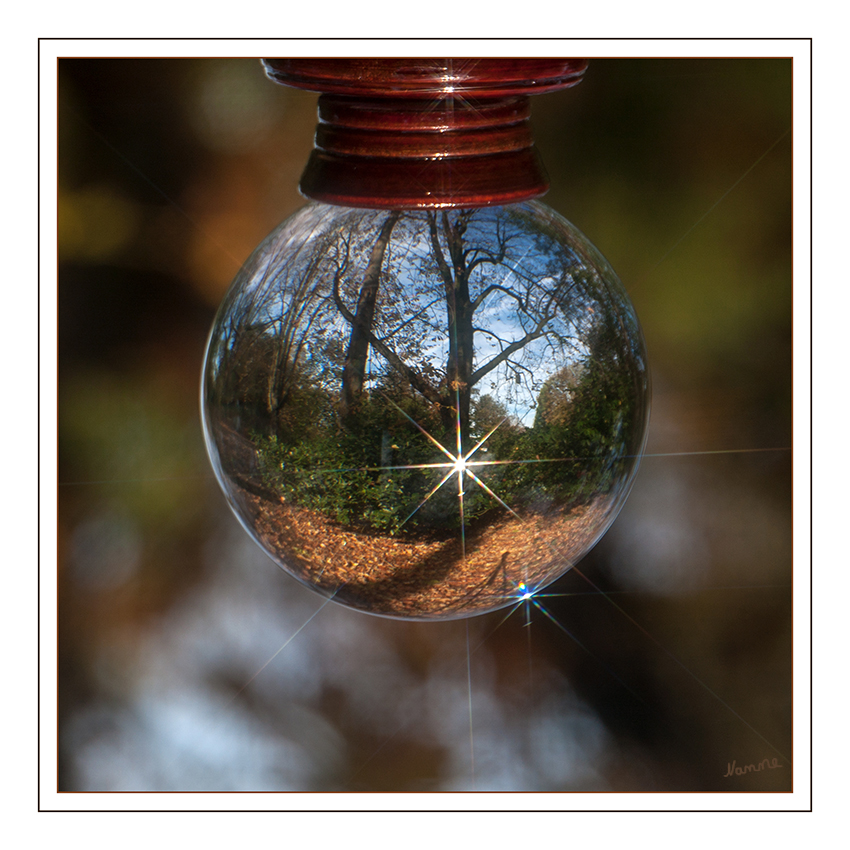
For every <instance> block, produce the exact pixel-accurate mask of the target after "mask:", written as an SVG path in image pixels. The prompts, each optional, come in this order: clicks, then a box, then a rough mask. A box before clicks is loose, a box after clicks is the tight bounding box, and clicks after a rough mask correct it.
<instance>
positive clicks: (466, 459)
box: [388, 399, 519, 557]
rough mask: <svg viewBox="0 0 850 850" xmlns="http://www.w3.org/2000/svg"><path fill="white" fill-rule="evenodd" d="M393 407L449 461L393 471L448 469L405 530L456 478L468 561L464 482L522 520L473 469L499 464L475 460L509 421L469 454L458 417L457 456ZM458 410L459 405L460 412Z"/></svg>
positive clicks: (490, 433) (406, 519) (463, 551)
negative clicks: (431, 500) (445, 486)
mask: <svg viewBox="0 0 850 850" xmlns="http://www.w3.org/2000/svg"><path fill="white" fill-rule="evenodd" d="M388 400H389V401H390V403H391V404H392V405H393V407H395V408H396V410H398V411H399V412H400V413H401V414H402V415H403V416H404V417H405V418H406V419H407V420H408V421H409V422H410V423H411V424H413V425H414V426H415V427H416V428H417V429H418V430H419V431H420V432H421V433H422V434H423V435H424V436H425V437H426V438H427V439H428V440H429V441H430V442H431V443H433V445H434V446H435V447H436V448H437V449H439V450H440V451H441V452H442V453H443V454H444V455H445V456H446V458H447V461H446V462H445V463H433V464H424V465H420V466H418V467H404V466H402V467H394V468H400V469H410V468H420V469H421V468H430V469H447V470H448V471H447V472H446V474H445V475H444V476H443V477H442V478H441V479H440V481H439V482H437V484H435V485H434V487H432V488H431V490H429V492H428V493H427V495H426V496H425V498H423V499H422V501H421V502H420V503H419V504H418V505H417V506H416V507H415V508H414V509H413V510H412V511H411V512H410V514H409V515H408V516H407V517H406V518H405V520H404V522H403V523H402V526H404V525H405V524H406V523H407V522H408V521H409V520H410V519H411V518H412V517H413V516H414V515H415V514H416V513H417V512H418V511H419V510H420V509H421V508H422V506H423V505H425V504H426V503H427V502H428V501H429V499H431V498H432V497H433V496H434V494H435V493H437V491H438V490H440V488H441V487H443V485H444V484H447V483H448V482H449V481H450V480H451V479H452V478H454V477H457V490H458V510H459V513H460V542H461V551H462V555H463V557H466V515H465V511H464V504H463V497H464V494H465V489H464V481H465V479H466V478H469V479H470V480H472V481H473V482H474V483H475V484H477V485H478V486H479V487H480V488H481V489H482V490H483V491H484V492H485V493H487V495H488V496H490V497H491V498H492V499H494V500H495V501H496V502H498V503H499V504H500V505H501V506H502V507H503V508H504V509H505V510H506V511H508V512H509V513H511V514H512V515H513V516H515V517H516V518H517V519H519V515H518V514H517V513H516V512H515V511H514V510H513V509H512V508H511V507H510V506H509V505H508V504H506V503H505V502H504V501H503V500H502V499H501V498H500V497H499V496H498V495H496V493H494V492H493V490H491V489H490V487H488V486H487V485H486V484H485V483H484V482H483V481H482V480H481V478H479V477H478V475H476V474H475V473H474V472H473V471H472V467H484V466H494V465H496V463H497V461H486V460H473V459H472V458H473V457H474V456H475V454H476V453H477V452H479V451H480V450H481V449H483V448H484V446H485V444H486V443H487V440H489V439H490V437H492V436H493V434H495V433H496V431H497V430H498V429H499V428H500V427H501V426H502V424H504V422H505V421H506V420H505V419H502V421H501V422H499V423H497V424H496V425H495V426H494V427H493V428H491V429H490V430H489V431H488V432H487V434H485V435H484V437H482V438H481V439H480V440H479V441H478V442H477V443H476V444H475V445H474V446H473V447H472V449H471V450H470V451H468V452H466V453H465V454H464V453H463V435H462V433H461V425H460V416H459V415H458V416H457V417H456V425H455V434H456V438H457V452H456V453H454V452H452V451H450V450H449V449H447V448H446V447H445V446H444V445H443V444H442V443H441V442H440V441H439V440H438V439H436V437H434V436H433V435H431V434H429V433H428V431H426V430H425V428H423V427H422V425H421V424H420V423H419V422H417V421H416V420H415V419H413V418H412V417H411V416H410V415H409V414H408V413H406V412H405V411H404V410H402V409H401V408H400V407H399V406H398V405H397V404H396V403H395V402H394V401H392V400H391V399H388ZM457 409H458V410H459V405H458V408H457Z"/></svg>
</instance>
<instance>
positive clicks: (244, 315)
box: [203, 201, 649, 619]
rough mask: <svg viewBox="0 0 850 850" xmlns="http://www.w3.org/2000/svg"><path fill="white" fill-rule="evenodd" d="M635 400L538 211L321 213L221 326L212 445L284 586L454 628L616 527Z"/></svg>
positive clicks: (207, 372) (632, 460)
mask: <svg viewBox="0 0 850 850" xmlns="http://www.w3.org/2000/svg"><path fill="white" fill-rule="evenodd" d="M648 385H649V381H648V370H647V364H646V354H645V349H644V343H643V338H642V334H641V331H640V328H639V325H638V322H637V318H636V316H635V313H634V310H633V308H632V306H631V304H630V302H629V300H628V298H627V296H626V294H625V292H624V290H623V288H622V286H621V284H620V282H619V281H618V279H617V277H616V275H615V274H614V272H613V271H612V270H611V268H610V266H609V265H608V263H607V262H606V261H605V260H604V258H602V257H601V255H600V254H599V253H598V252H597V251H596V249H595V248H594V247H593V246H592V245H591V244H590V243H589V242H588V241H587V239H586V238H585V237H584V236H583V235H582V234H581V233H580V232H579V231H578V230H576V229H575V228H574V227H573V226H572V225H571V224H570V223H569V222H567V221H566V220H565V219H563V218H562V217H560V216H559V215H557V214H556V213H555V212H553V211H552V210H551V209H549V208H548V207H546V206H545V205H543V204H542V203H540V202H536V201H531V202H527V203H522V204H514V205H510V206H503V207H483V208H475V209H450V210H439V209H435V210H429V209H423V210H413V211H392V210H364V209H351V208H346V207H338V206H329V205H325V204H321V203H310V204H308V205H307V206H306V207H304V208H303V209H302V210H300V211H299V212H297V213H296V214H295V215H293V216H292V217H291V218H290V219H288V220H287V221H285V222H284V223H283V224H282V225H281V226H280V227H279V228H278V229H277V230H275V231H274V232H273V233H272V234H271V235H270V236H269V237H268V238H267V239H266V240H265V241H264V242H263V243H262V244H261V245H260V246H259V248H257V250H256V251H255V252H254V254H253V255H252V256H251V258H250V259H249V260H248V262H247V263H246V264H245V266H244V267H243V269H242V270H241V272H240V273H239V275H238V276H237V278H236V280H235V281H234V283H233V285H232V287H231V289H230V291H229V292H228V294H227V296H226V298H225V300H224V302H223V304H222V306H221V308H220V310H219V313H218V316H217V318H216V320H215V324H214V326H213V329H212V332H211V335H210V340H209V345H208V351H207V356H206V362H205V367H204V377H203V419H204V431H205V437H206V441H207V447H208V450H209V453H210V457H211V459H212V462H213V466H214V468H215V471H216V474H217V476H218V479H219V481H220V483H221V485H222V487H223V489H224V491H225V494H226V495H227V498H228V500H229V502H230V504H231V506H232V507H233V509H234V511H235V512H236V514H237V516H238V517H239V519H240V520H241V522H242V523H243V525H244V526H245V527H246V528H247V529H248V531H249V532H250V533H251V534H252V535H253V537H254V538H255V539H256V540H257V542H258V543H259V544H260V545H261V546H262V547H263V548H264V549H265V550H266V551H267V552H268V554H269V555H270V556H271V557H272V558H273V559H274V560H275V561H276V562H277V563H279V564H280V565H281V566H282V567H283V568H284V569H286V570H287V571H288V572H289V573H290V574H292V575H293V576H295V577H296V578H298V579H299V580H300V581H302V582H304V583H305V584H307V585H308V586H310V587H312V588H314V589H316V590H318V591H319V592H321V593H323V594H325V595H326V596H333V598H334V600H335V601H337V602H340V603H343V604H345V605H348V606H350V607H353V608H357V609H360V610H363V611H368V612H370V613H374V614H381V615H384V616H391V617H403V618H417V619H439V618H450V617H463V616H469V615H472V614H478V613H483V612H485V611H489V610H493V609H495V608H499V607H503V606H506V605H509V604H512V603H514V602H516V601H517V600H518V599H521V598H523V597H524V596H525V595H526V594H528V593H532V592H535V591H536V590H538V589H540V588H542V587H544V586H545V585H547V584H549V583H550V582H552V581H554V580H555V579H556V578H558V577H559V576H560V575H562V574H563V573H564V572H566V571H567V570H568V569H569V568H570V567H571V566H572V564H574V563H575V562H576V561H577V560H578V559H579V558H581V557H582V556H583V555H584V554H585V553H586V552H587V551H588V550H589V549H590V548H591V547H592V546H593V545H594V544H595V543H596V542H597V540H598V539H599V538H600V537H601V535H602V534H603V533H604V532H605V530H606V529H607V528H608V526H609V525H610V524H611V522H613V520H614V518H615V516H616V514H617V513H618V511H619V509H620V507H621V506H622V504H623V501H624V500H625V498H626V496H627V494H628V490H629V488H630V486H631V483H632V480H633V478H634V474H635V472H636V469H637V462H638V459H639V456H640V453H641V451H642V450H643V445H644V441H645V432H646V423H647V418H648V388H649V387H648Z"/></svg>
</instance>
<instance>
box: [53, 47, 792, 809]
mask: <svg viewBox="0 0 850 850" xmlns="http://www.w3.org/2000/svg"><path fill="white" fill-rule="evenodd" d="M792 72H793V69H792V62H791V60H790V59H782V58H778V59H681V60H678V59H677V60H674V59H657V60H656V59H629V60H625V59H624V60H614V59H598V60H592V61H591V65H590V67H589V69H588V72H587V74H586V78H585V80H584V82H583V83H582V84H581V85H580V86H578V87H577V88H575V89H572V90H570V91H567V92H560V93H557V94H551V95H543V96H540V97H537V98H535V99H534V102H533V123H534V127H535V132H536V139H537V144H538V147H539V148H540V151H541V153H542V156H543V159H544V161H545V163H546V165H547V168H548V171H549V173H550V176H551V179H552V189H551V190H550V192H549V194H548V196H547V198H546V201H547V203H549V204H550V205H551V206H552V207H554V208H555V209H557V210H558V211H559V212H561V213H562V214H564V215H565V216H566V217H567V218H569V219H570V220H571V221H573V222H574V223H575V224H576V225H578V227H579V228H581V229H582V230H583V231H584V232H585V233H586V234H587V235H588V236H589V237H590V238H591V240H592V241H593V242H594V243H595V244H596V245H597V246H598V247H599V248H600V250H601V251H602V252H603V253H604V254H605V255H606V256H607V258H608V259H609V260H610V262H611V263H612V265H613V266H614V268H615V269H617V271H618V273H619V274H620V277H621V278H622V280H623V282H624V283H625V285H626V288H627V289H628V290H629V292H630V294H631V296H632V299H633V301H634V303H635V306H636V308H637V311H638V315H639V316H640V318H641V321H642V324H643V328H644V332H645V335H646V340H647V347H648V351H649V356H650V363H651V366H652V372H653V410H652V419H651V425H650V436H649V442H648V445H647V455H646V457H645V458H644V460H643V462H642V465H641V469H640V472H639V475H638V478H637V481H636V484H635V487H634V489H633V491H632V495H631V497H630V499H629V501H628V502H627V504H626V506H625V508H624V509H623V511H622V513H621V515H620V517H619V519H618V520H617V522H616V523H615V524H614V526H613V527H612V529H611V530H610V531H609V533H608V534H607V535H606V536H605V538H604V539H603V540H602V541H601V542H600V543H599V544H598V545H597V547H596V548H595V549H594V550H593V551H592V552H591V554H590V555H589V556H588V557H587V558H586V559H585V560H584V561H582V562H581V563H580V564H579V570H580V572H578V571H572V572H570V573H568V574H567V575H566V576H565V577H564V578H563V579H562V580H560V581H559V582H558V583H557V584H556V585H554V586H553V587H551V588H549V591H548V593H547V595H545V596H541V597H540V598H539V600H538V601H539V603H540V605H541V606H542V608H543V609H545V612H544V610H541V609H540V608H537V607H532V608H531V609H530V610H525V609H522V608H521V609H519V610H517V611H516V612H514V613H513V614H512V615H511V616H510V617H507V619H506V618H505V612H501V613H500V612H496V613H494V614H491V615H486V616H483V617H476V618H473V619H471V620H466V621H454V622H448V623H426V624H416V623H405V622H401V621H394V620H386V619H380V618H375V617H370V616H368V615H364V614H360V613H356V612H352V611H348V610H346V609H344V608H342V607H340V606H338V605H335V604H334V603H330V604H325V603H324V600H323V599H321V598H320V597H318V596H316V595H314V594H312V593H310V591H308V590H306V589H304V588H303V587H301V586H300V585H299V584H297V583H296V582H295V581H294V580H292V579H290V578H289V577H288V576H286V575H285V574H284V573H283V572H281V571H280V570H279V569H278V568H277V567H276V566H274V565H273V564H272V562H271V561H270V560H268V559H267V558H266V557H265V556H264V555H263V553H262V552H260V551H259V550H258V549H257V548H256V546H255V545H254V544H253V543H252V542H251V541H250V540H249V539H248V537H247V535H246V534H245V533H244V531H243V530H242V529H241V527H240V526H239V524H238V522H237V521H236V519H235V518H234V517H233V516H232V515H231V514H230V511H229V509H228V508H227V506H226V504H225V501H224V497H223V496H222V495H221V493H220V491H219V490H218V486H217V484H216V482H215V479H214V477H213V475H212V472H211V470H210V468H209V465H208V464H207V461H206V458H205V454H204V448H203V442H202V438H201V430H200V423H199V414H198V393H199V376H200V368H201V360H202V355H203V348H204V343H205V338H206V334H207V331H208V328H209V326H210V325H211V322H212V318H213V314H214V311H215V308H216V306H217V304H218V302H219V301H220V299H221V298H222V296H223V295H224V292H225V291H226V289H227V286H228V284H229V282H230V280H231V279H232V278H233V276H234V275H235V273H236V271H237V270H238V268H239V265H240V263H241V262H242V260H244V259H245V258H246V257H247V256H248V255H249V253H250V252H251V250H252V249H253V248H254V247H255V245H256V244H257V243H259V242H260V240H261V239H262V238H263V237H264V236H265V235H266V234H267V233H268V232H269V231H270V230H272V229H273V228H274V227H275V226H276V225H277V224H278V223H279V222H280V221H281V220H282V219H283V218H285V217H286V216H287V215H288V214H290V213H291V212H293V211H294V210H295V209H297V207H298V206H300V205H301V204H302V203H303V199H302V198H300V197H299V195H298V193H297V188H296V187H297V183H298V178H299V175H300V172H301V169H302V168H303V166H304V164H305V162H306V159H307V156H308V153H309V150H310V148H311V146H312V135H313V130H314V126H315V120H316V117H315V101H316V96H315V95H312V94H309V93H305V92H298V91H293V90H288V89H285V88H282V87H279V86H275V85H274V84H272V83H270V82H268V81H267V80H266V79H265V77H264V75H263V73H262V70H261V67H260V64H259V61H258V60H256V59H252V58H246V59H203V60H201V59H138V60H137V59H61V60H59V63H58V79H59V105H58V110H59V111H58V115H59V140H58V141H59V187H58V191H59V195H58V203H59V289H58V304H59V328H58V334H59V387H58V399H59V423H58V427H59V488H58V491H59V537H58V539H59V548H58V598H59V623H58V625H59V642H58V652H59V727H58V735H59V790H61V791H117V790H150V791H170V790H238V791H259V790H278V791H313V792H333V791H398V792H413V791H416V792H421V791H465V790H478V791H483V790H499V791H560V790H563V791H569V790H598V791H778V790H790V788H791V787H792V779H793V770H792V759H793V746H792V744H793V742H792V740H791V693H792V691H791V688H792V669H791V635H792V631H791V629H792V620H791V598H792V597H791V590H792V559H791V542H792V523H791V520H792V515H791V507H792V498H791V496H792V492H791V484H792V482H791V459H792V456H791V451H790V447H791V440H792V435H791V405H792V386H791V354H792V348H791V345H792V311H791V308H792V305H791V295H792V278H791V235H792V197H791V152H792V141H793V139H792V134H791V121H792V103H791V81H792ZM765 758H768V759H773V758H775V759H776V760H777V762H776V763H777V764H778V765H779V767H777V768H776V769H772V770H764V771H762V772H759V773H751V774H747V775H746V776H733V777H726V776H725V775H724V774H726V773H727V771H728V764H729V763H731V762H733V761H735V762H736V763H737V765H739V766H742V765H746V764H749V763H759V762H760V761H761V760H762V759H765Z"/></svg>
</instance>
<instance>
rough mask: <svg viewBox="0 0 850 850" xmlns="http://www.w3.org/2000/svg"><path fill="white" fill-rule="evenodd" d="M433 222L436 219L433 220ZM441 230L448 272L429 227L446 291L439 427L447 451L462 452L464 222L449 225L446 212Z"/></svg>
mask: <svg viewBox="0 0 850 850" xmlns="http://www.w3.org/2000/svg"><path fill="white" fill-rule="evenodd" d="M433 221H434V223H436V219H433ZM443 231H444V233H445V235H446V240H447V243H448V246H449V255H450V257H451V261H452V266H451V269H450V268H449V267H448V264H447V263H446V262H445V259H444V257H443V256H442V251H441V250H440V247H439V241H438V240H437V238H436V226H434V227H432V231H431V236H432V243H433V245H434V246H435V254H437V255H438V256H437V265H438V266H439V268H440V272H441V275H442V277H443V283H444V285H445V290H446V315H447V320H448V331H449V355H448V360H447V362H446V396H445V402H444V404H442V405H441V412H442V420H443V428H444V429H445V431H446V434H447V438H448V439H450V440H451V444H450V445H449V446H447V447H448V448H450V449H455V450H458V451H459V452H460V453H462V454H463V453H466V452H468V451H469V449H470V448H471V446H470V445H469V408H470V400H471V398H472V363H473V357H474V354H475V352H474V349H473V336H474V331H473V321H472V319H473V314H474V308H473V305H472V302H471V300H470V297H469V270H468V269H467V267H466V261H465V259H464V249H463V234H464V232H465V231H466V222H465V220H464V218H463V213H460V214H459V215H458V217H457V218H456V220H455V223H454V224H452V223H451V222H450V220H449V216H448V214H447V213H445V212H444V213H443Z"/></svg>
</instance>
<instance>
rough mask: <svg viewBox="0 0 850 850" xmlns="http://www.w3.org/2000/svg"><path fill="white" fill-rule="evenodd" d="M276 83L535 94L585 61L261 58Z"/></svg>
mask: <svg viewBox="0 0 850 850" xmlns="http://www.w3.org/2000/svg"><path fill="white" fill-rule="evenodd" d="M263 65H264V66H265V69H266V73H267V74H268V76H269V77H270V78H271V79H273V80H274V81H275V82H278V83H281V84H283V85H287V86H293V87H295V88H302V89H308V90H309V91H320V92H324V93H327V94H346V95H351V96H355V97H369V96H371V97H374V96H381V95H385V96H390V97H393V96H394V97H422V96H425V95H429V94H464V95H475V96H477V97H483V96H500V95H507V94H537V93H540V92H547V91H556V90H558V89H563V88H568V87H569V86H574V85H575V84H576V83H578V82H580V81H581V78H582V75H583V74H584V71H585V69H586V68H587V60H586V59H507V58H495V59H494V58H486V59H430V58H426V59H410V58H397V59H383V58H382V59H365V58H362V59H361V58H357V59H263Z"/></svg>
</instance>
